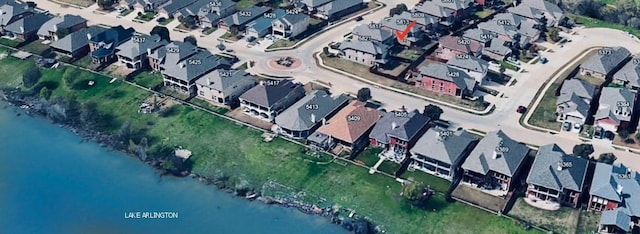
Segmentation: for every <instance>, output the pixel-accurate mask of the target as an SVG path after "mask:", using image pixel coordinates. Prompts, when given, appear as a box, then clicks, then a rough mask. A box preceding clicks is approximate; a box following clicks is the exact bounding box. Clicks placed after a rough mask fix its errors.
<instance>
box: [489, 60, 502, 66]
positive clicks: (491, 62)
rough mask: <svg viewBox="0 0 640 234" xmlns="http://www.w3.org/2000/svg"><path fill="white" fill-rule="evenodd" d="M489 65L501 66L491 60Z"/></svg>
mask: <svg viewBox="0 0 640 234" xmlns="http://www.w3.org/2000/svg"><path fill="white" fill-rule="evenodd" d="M489 66H500V64H498V63H497V62H496V61H489Z"/></svg>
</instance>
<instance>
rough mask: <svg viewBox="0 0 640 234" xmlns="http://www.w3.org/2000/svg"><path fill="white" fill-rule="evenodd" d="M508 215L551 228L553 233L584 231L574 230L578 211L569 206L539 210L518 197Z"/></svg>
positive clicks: (576, 225) (571, 233) (576, 224)
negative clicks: (551, 209)
mask: <svg viewBox="0 0 640 234" xmlns="http://www.w3.org/2000/svg"><path fill="white" fill-rule="evenodd" d="M509 215H512V216H514V217H517V218H519V219H522V220H526V221H527V222H530V223H532V224H535V225H537V226H540V227H543V228H545V229H547V230H552V231H553V233H566V234H573V233H586V232H576V229H577V227H578V219H579V216H580V211H579V210H577V209H574V208H570V207H562V208H560V210H557V211H548V210H541V209H538V208H535V207H533V206H530V205H529V204H527V203H526V202H525V201H524V199H522V198H518V200H517V201H516V203H515V204H514V205H513V208H512V209H511V211H509Z"/></svg>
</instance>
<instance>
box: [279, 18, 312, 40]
mask: <svg viewBox="0 0 640 234" xmlns="http://www.w3.org/2000/svg"><path fill="white" fill-rule="evenodd" d="M309 19H310V17H309V16H308V15H305V14H302V13H295V14H284V16H282V17H280V18H277V19H275V20H274V21H273V22H271V28H272V31H271V34H273V35H274V36H276V37H278V38H294V37H296V36H298V35H300V34H301V33H303V32H304V31H307V27H309Z"/></svg>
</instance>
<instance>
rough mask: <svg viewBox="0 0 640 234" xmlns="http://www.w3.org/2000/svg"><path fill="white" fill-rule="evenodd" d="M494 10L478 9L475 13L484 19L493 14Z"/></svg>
mask: <svg viewBox="0 0 640 234" xmlns="http://www.w3.org/2000/svg"><path fill="white" fill-rule="evenodd" d="M493 12H495V11H494V10H491V9H484V10H482V11H478V12H476V13H475V15H476V16H477V17H478V18H479V19H484V18H486V17H488V16H489V15H491V14H493Z"/></svg>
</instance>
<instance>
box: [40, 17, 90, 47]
mask: <svg viewBox="0 0 640 234" xmlns="http://www.w3.org/2000/svg"><path fill="white" fill-rule="evenodd" d="M86 27H87V20H86V19H84V18H82V17H80V16H77V15H60V16H56V17H53V18H51V19H50V20H49V21H47V22H46V23H44V24H42V25H41V27H40V29H38V38H39V39H40V40H49V41H57V40H58V39H60V36H62V37H64V36H66V35H68V34H71V33H73V32H75V31H78V30H80V29H83V28H86Z"/></svg>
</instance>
